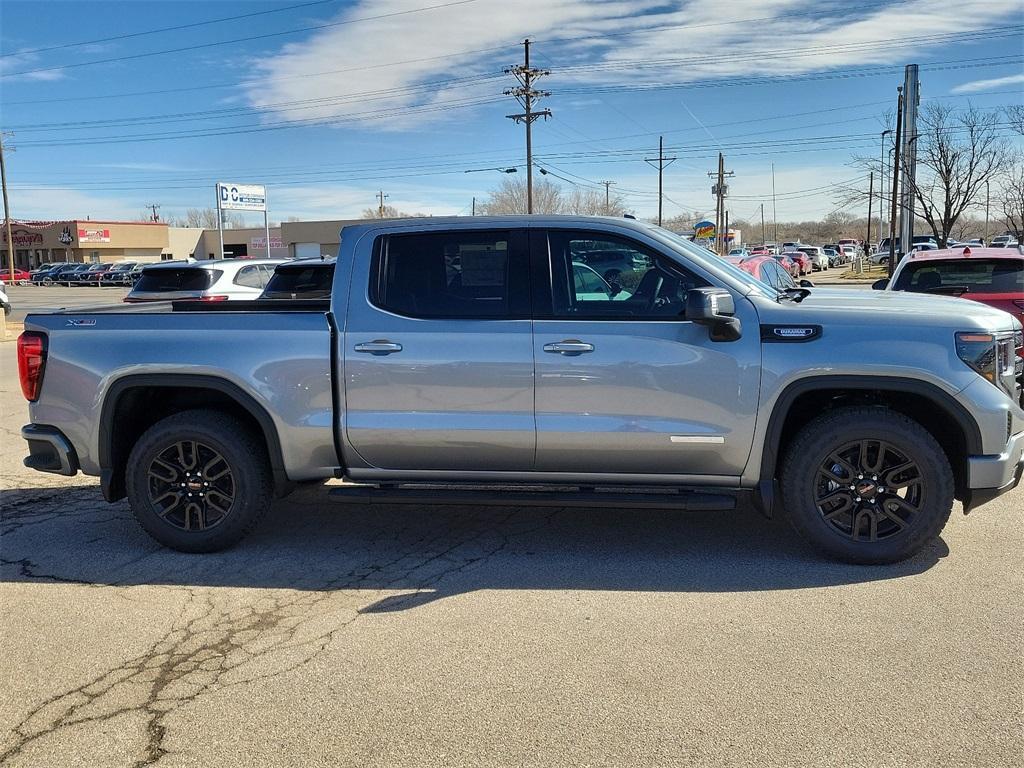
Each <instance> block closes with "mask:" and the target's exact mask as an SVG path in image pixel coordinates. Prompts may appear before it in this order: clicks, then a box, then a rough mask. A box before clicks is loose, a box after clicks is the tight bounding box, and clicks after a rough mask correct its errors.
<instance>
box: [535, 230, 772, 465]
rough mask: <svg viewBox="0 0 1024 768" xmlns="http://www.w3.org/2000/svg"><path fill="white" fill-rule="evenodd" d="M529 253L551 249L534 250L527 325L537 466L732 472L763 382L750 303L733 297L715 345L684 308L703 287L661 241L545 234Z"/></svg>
mask: <svg viewBox="0 0 1024 768" xmlns="http://www.w3.org/2000/svg"><path fill="white" fill-rule="evenodd" d="M534 250H535V251H538V252H542V251H546V252H547V256H548V259H547V260H544V259H543V255H540V256H538V255H535V256H534V265H535V267H534V275H535V281H539V280H541V279H543V278H542V277H541V276H545V277H546V275H545V273H548V274H550V304H548V303H547V300H546V299H547V297H540V298H538V304H540V307H539V308H538V312H537V317H536V320H535V323H534V355H535V358H536V361H537V362H536V365H537V469H538V470H541V471H550V472H569V473H615V474H619V473H635V474H646V475H718V476H730V477H735V476H739V475H740V474H741V473H742V471H743V468H744V466H745V464H746V461H747V457H748V455H749V452H750V446H751V441H752V438H753V430H754V420H755V416H756V410H757V399H758V387H759V382H760V334H759V327H758V324H757V321H756V316H755V315H754V310H753V308H752V307H750V306H749V304H748V303H747V302H745V301H737V307H738V312H748V313H749V315H748V316H746V317H742V316H741V320H742V321H744V322H743V335H742V337H741V338H740V339H739V340H738V341H734V342H717V343H716V342H712V341H711V340H710V339H709V337H708V330H707V328H705V327H704V326H701V325H697V324H696V323H693V322H689V321H687V320H686V318H685V316H684V311H683V310H684V307H685V299H686V292H687V290H689V289H690V288H698V287H705V286H708V285H710V284H711V282H710V281H709V279H708V278H707V277H702V276H701V275H700V274H699V272H698V271H697V270H695V269H690V268H687V267H685V266H683V265H681V264H680V263H679V261H678V260H677V259H672V258H668V257H667V256H666V255H664V254H663V253H660V252H659V250H658V249H657V248H652V247H650V245H646V244H643V243H640V242H635V241H633V240H628V239H625V238H622V237H620V236H618V235H610V234H604V233H602V232H600V231H593V232H590V231H578V230H561V229H551V230H548V232H547V235H546V238H545V236H544V235H543V233H537V234H535V235H534ZM610 254H614V257H613V256H611V255H610ZM678 258H682V257H678ZM542 260H543V261H548V262H549V263H550V270H548V269H546V267H547V264H546V263H542ZM609 265H611V266H609ZM602 270H603V271H602ZM595 272H596V273H597V275H599V276H600V277H601V278H602V281H603V284H602V283H598V284H596V285H595V280H594V278H595V274H594V273H595ZM539 290H540V289H538V291H539Z"/></svg>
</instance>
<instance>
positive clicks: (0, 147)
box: [0, 131, 14, 283]
mask: <svg viewBox="0 0 1024 768" xmlns="http://www.w3.org/2000/svg"><path fill="white" fill-rule="evenodd" d="M0 183H2V185H3V192H4V227H5V228H6V229H7V270H8V272H9V273H10V276H11V282H12V283H13V282H14V238H13V237H11V206H10V204H9V203H8V202H7V166H5V165H4V134H3V132H2V131H0Z"/></svg>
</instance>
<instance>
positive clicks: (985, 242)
mask: <svg viewBox="0 0 1024 768" xmlns="http://www.w3.org/2000/svg"><path fill="white" fill-rule="evenodd" d="M4 205H7V204H6V203H4ZM982 243H984V244H985V245H986V246H987V245H988V181H985V239H984V240H983V241H982Z"/></svg>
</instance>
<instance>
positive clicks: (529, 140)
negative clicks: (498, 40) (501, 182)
mask: <svg viewBox="0 0 1024 768" xmlns="http://www.w3.org/2000/svg"><path fill="white" fill-rule="evenodd" d="M505 74H506V75H514V76H515V78H516V80H518V81H519V87H518V88H510V89H509V90H507V91H505V95H506V96H514V97H515V98H516V101H518V102H519V104H520V106H522V108H523V111H522V112H521V113H520V114H518V115H505V117H507V118H509V119H510V120H512V121H514V122H516V123H524V124H525V125H526V212H527V213H533V133H532V128H531V126H532V125H533V121H534V120H538V119H539V118H542V117H543V118H544V119H545V120H547V119H548V118H549V117H551V110H550V109H542V110H539V111H535V110H534V108H533V105H534V101H536V100H537V99H542V98H544V97H546V96H550V95H551V92H550V91H538V90H537V89H535V88H534V87H533V84H534V82H535V81H536V80H537V78H538V77H543V76H544V75H550V74H551V73H550V72H549V71H548V70H546V69H534V68H532V67H530V40H529V39H526V40H523V63H522V64H521V65H516V66H514V67H506V68H505Z"/></svg>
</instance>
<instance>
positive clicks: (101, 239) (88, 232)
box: [78, 227, 110, 243]
mask: <svg viewBox="0 0 1024 768" xmlns="http://www.w3.org/2000/svg"><path fill="white" fill-rule="evenodd" d="M78 242H80V243H109V242H110V230H109V229H88V228H83V227H79V228H78Z"/></svg>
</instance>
